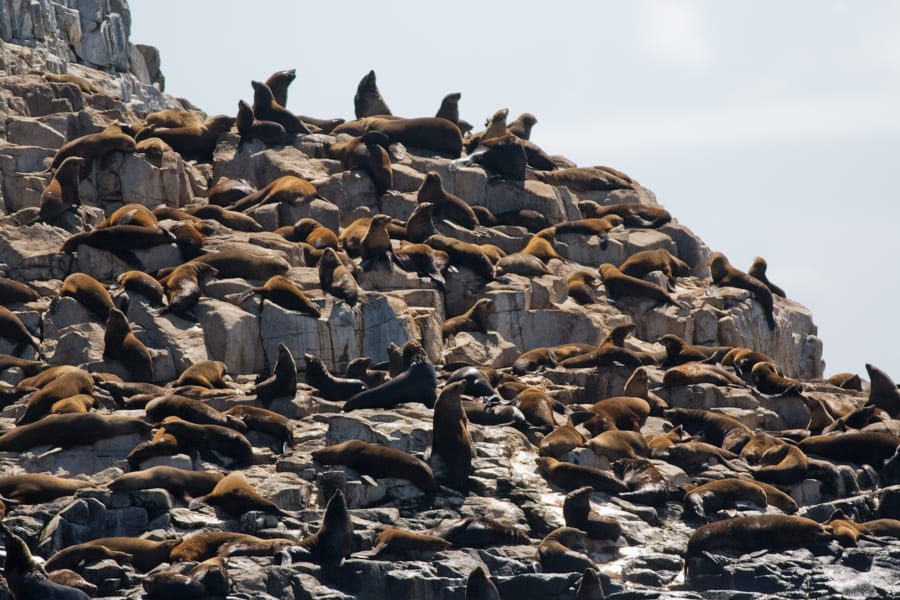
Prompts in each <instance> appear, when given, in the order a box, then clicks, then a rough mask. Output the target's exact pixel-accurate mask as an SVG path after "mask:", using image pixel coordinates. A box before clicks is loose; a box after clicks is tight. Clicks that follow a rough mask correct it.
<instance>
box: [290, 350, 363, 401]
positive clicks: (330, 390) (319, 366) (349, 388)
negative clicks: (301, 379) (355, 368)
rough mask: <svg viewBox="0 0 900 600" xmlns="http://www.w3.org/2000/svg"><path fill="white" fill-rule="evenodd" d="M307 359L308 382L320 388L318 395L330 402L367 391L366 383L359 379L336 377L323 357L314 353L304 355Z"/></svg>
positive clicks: (346, 399)
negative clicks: (323, 360)
mask: <svg viewBox="0 0 900 600" xmlns="http://www.w3.org/2000/svg"><path fill="white" fill-rule="evenodd" d="M303 358H304V360H305V361H306V383H308V384H309V385H311V386H312V387H314V388H316V390H318V394H317V395H318V396H319V397H321V398H324V399H325V400H328V401H329V402H344V403H345V408H346V402H347V401H348V400H349V399H350V398H353V397H354V396H356V395H357V394H360V393H362V392H364V391H366V390H367V389H368V388H367V386H366V384H365V383H363V382H362V381H360V380H358V379H348V378H343V377H335V376H333V375H332V374H331V373H330V372H329V371H328V367H326V366H325V363H324V362H322V359H321V358H319V357H318V356H316V355H314V354H309V353H306V354H304V355H303Z"/></svg>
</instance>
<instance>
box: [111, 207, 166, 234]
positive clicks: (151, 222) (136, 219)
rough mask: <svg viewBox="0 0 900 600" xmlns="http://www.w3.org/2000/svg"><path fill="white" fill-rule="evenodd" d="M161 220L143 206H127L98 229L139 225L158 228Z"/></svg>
mask: <svg viewBox="0 0 900 600" xmlns="http://www.w3.org/2000/svg"><path fill="white" fill-rule="evenodd" d="M158 224H159V220H158V219H157V217H156V215H154V214H153V212H152V211H151V210H150V209H149V208H147V207H146V206H144V205H143V204H135V203H130V204H125V205H124V206H122V207H120V208H117V209H116V210H115V211H113V213H112V214H111V215H109V216H108V217H106V218H105V219H104V220H103V221H101V222H100V224H99V225H97V229H102V228H104V227H112V226H113V225H139V226H141V227H150V228H153V227H156V226H157V225H158Z"/></svg>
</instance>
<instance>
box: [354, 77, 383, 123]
mask: <svg viewBox="0 0 900 600" xmlns="http://www.w3.org/2000/svg"><path fill="white" fill-rule="evenodd" d="M353 110H354V113H355V114H356V118H357V119H362V118H364V117H372V116H377V115H390V114H392V113H391V109H390V108H388V105H387V104H386V103H385V101H384V98H382V97H381V92H379V91H378V86H377V85H376V83H375V71H374V70H372V71H369V72H368V73H366V74H365V75H363V78H362V79H360V80H359V85H357V86H356V95H354V96H353Z"/></svg>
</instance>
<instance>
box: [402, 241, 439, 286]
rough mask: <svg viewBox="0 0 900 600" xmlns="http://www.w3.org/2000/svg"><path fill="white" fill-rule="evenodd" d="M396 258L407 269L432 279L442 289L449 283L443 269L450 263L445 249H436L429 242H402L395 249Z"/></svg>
mask: <svg viewBox="0 0 900 600" xmlns="http://www.w3.org/2000/svg"><path fill="white" fill-rule="evenodd" d="M394 259H395V260H396V262H397V264H398V265H400V267H401V268H402V269H404V270H405V271H409V272H415V273H417V274H419V275H421V276H425V277H428V278H429V279H431V281H432V282H434V285H435V287H437V288H438V289H440V290H443V289H444V287H445V286H446V285H447V280H446V279H444V274H443V271H444V269H446V268H447V265H448V264H449V263H450V256H449V255H448V254H447V253H446V252H444V251H443V250H435V249H434V248H432V247H431V246H429V245H428V244H402V245H401V246H400V248H398V249H397V250H395V251H394Z"/></svg>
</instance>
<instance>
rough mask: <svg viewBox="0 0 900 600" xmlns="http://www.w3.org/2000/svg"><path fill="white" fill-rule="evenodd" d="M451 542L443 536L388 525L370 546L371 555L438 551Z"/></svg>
mask: <svg viewBox="0 0 900 600" xmlns="http://www.w3.org/2000/svg"><path fill="white" fill-rule="evenodd" d="M452 546H453V544H451V543H450V542H448V541H447V540H445V539H444V538H441V537H438V536H436V535H429V534H427V533H420V532H418V531H408V530H406V529H400V528H398V527H389V528H387V529H384V530H383V531H381V532H380V533H379V534H378V535H377V536H376V537H375V542H374V545H373V546H372V552H371V556H373V557H380V556H382V555H384V554H407V553H418V552H440V551H441V550H448V549H449V548H451V547H452Z"/></svg>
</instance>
